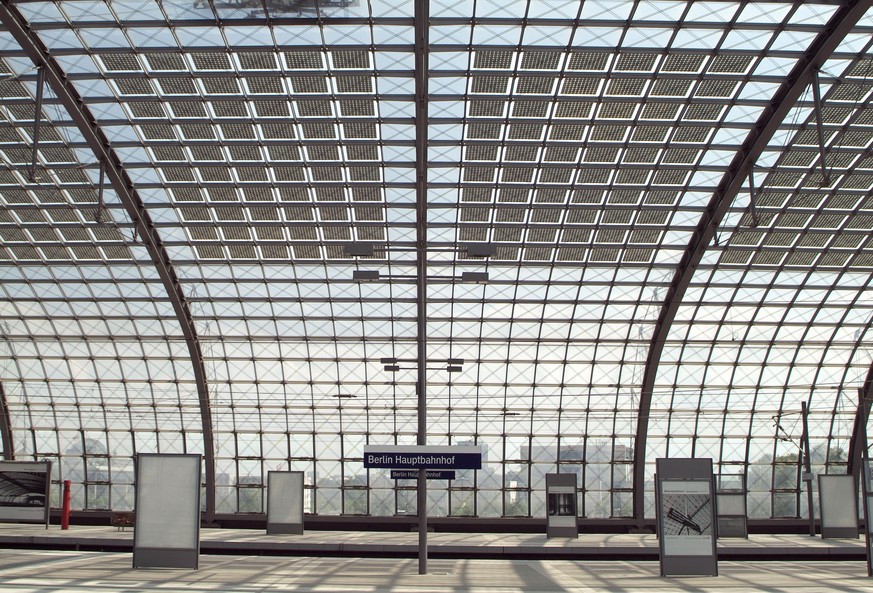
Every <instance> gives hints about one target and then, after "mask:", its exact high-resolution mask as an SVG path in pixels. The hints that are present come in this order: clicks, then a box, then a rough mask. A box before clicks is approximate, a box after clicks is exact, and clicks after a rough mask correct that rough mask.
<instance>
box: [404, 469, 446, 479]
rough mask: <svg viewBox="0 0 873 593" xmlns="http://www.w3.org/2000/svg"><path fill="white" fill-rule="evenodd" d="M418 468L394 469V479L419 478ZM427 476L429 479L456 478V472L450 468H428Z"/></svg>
mask: <svg viewBox="0 0 873 593" xmlns="http://www.w3.org/2000/svg"><path fill="white" fill-rule="evenodd" d="M418 471H419V470H417V469H392V470H391V479H392V480H417V479H418ZM425 477H426V478H427V479H428V480H454V479H455V472H453V471H452V470H448V469H428V470H425Z"/></svg>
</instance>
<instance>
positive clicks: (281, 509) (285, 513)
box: [267, 471, 303, 535]
mask: <svg viewBox="0 0 873 593" xmlns="http://www.w3.org/2000/svg"><path fill="white" fill-rule="evenodd" d="M283 533H303V472H279V471H271V472H268V473H267V535H277V534H283Z"/></svg>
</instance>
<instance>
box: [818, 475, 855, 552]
mask: <svg viewBox="0 0 873 593" xmlns="http://www.w3.org/2000/svg"><path fill="white" fill-rule="evenodd" d="M818 504H819V507H820V510H821V536H822V538H830V537H848V538H857V537H858V487H857V485H856V484H855V476H852V475H836V474H820V475H819V476H818Z"/></svg>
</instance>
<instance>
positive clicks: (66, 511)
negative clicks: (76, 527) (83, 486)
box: [61, 480, 70, 529]
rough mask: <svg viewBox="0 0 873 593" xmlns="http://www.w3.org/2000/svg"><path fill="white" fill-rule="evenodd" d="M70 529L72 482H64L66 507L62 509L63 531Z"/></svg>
mask: <svg viewBox="0 0 873 593" xmlns="http://www.w3.org/2000/svg"><path fill="white" fill-rule="evenodd" d="M69 528H70V481H69V480H64V505H63V506H62V507H61V529H69Z"/></svg>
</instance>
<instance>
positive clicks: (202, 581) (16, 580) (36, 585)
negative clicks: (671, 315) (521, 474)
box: [0, 550, 873, 593]
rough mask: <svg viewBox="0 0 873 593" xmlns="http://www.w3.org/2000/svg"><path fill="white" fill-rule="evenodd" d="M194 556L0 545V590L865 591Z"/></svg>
mask: <svg viewBox="0 0 873 593" xmlns="http://www.w3.org/2000/svg"><path fill="white" fill-rule="evenodd" d="M429 572H430V574H428V575H419V574H418V563H417V561H416V560H413V559H400V560H397V559H378V558H313V557H305V558H302V557H295V558H288V557H278V556H269V557H252V556H218V555H201V557H200V569H199V570H196V571H194V570H166V569H162V570H155V569H150V570H142V569H140V570H133V569H132V568H131V556H130V554H127V553H99V552H72V551H19V550H0V590H2V591H3V592H4V593H80V592H81V593H84V592H89V593H91V592H93V593H111V592H116V591H117V592H122V591H125V592H133V593H146V592H159V593H175V592H179V593H181V592H183V591H184V592H187V593H200V592H204V593H213V592H217V591H221V592H225V593H257V592H274V591H275V592H278V591H281V592H289V593H309V592H330V593H334V592H336V593H357V592H361V593H375V592H385V593H437V592H451V593H480V592H481V593H522V592H524V593H540V592H542V593H561V592H566V593H607V592H610V593H612V592H615V593H673V592H682V593H708V592H711V593H749V592H751V591H766V592H767V593H782V592H784V593H825V592H828V593H829V592H845V593H849V592H851V593H862V592H866V591H869V592H871V593H873V579H871V578H868V577H867V571H866V565H865V564H864V563H863V562H815V563H801V562H721V563H720V564H719V573H720V575H719V576H718V577H684V578H662V577H659V576H658V563H657V562H623V561H611V562H610V561H592V562H574V561H560V560H544V561H531V560H512V561H510V560H431V561H430V563H429Z"/></svg>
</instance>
